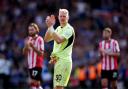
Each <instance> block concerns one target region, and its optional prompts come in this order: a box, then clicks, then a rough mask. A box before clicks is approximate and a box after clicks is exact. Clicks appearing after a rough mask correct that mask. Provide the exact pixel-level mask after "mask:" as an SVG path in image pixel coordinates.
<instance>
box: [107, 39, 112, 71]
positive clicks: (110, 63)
mask: <svg viewBox="0 0 128 89" xmlns="http://www.w3.org/2000/svg"><path fill="white" fill-rule="evenodd" d="M110 44H111V41H110V42H109V45H108V48H109V49H110V48H111V47H110V46H111V45H110ZM108 60H109V69H110V70H111V60H112V59H111V56H109V59H108Z"/></svg>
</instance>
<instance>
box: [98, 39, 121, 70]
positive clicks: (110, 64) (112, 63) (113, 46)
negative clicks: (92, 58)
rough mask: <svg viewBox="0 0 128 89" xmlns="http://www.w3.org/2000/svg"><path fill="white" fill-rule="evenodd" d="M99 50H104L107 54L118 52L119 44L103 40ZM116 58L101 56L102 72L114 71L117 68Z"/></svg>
mask: <svg viewBox="0 0 128 89" xmlns="http://www.w3.org/2000/svg"><path fill="white" fill-rule="evenodd" d="M99 48H102V49H104V50H105V51H108V52H120V48H119V44H118V42H117V40H114V39H111V40H110V41H108V42H106V41H105V40H103V41H101V42H100V43H99ZM117 59H118V57H117V56H109V55H105V56H102V58H101V60H102V70H116V69H117V68H118V63H117Z"/></svg>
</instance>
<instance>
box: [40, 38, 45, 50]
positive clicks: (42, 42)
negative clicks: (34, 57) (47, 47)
mask: <svg viewBox="0 0 128 89" xmlns="http://www.w3.org/2000/svg"><path fill="white" fill-rule="evenodd" d="M40 50H41V51H44V40H43V38H40Z"/></svg>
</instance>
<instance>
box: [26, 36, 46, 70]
mask: <svg viewBox="0 0 128 89" xmlns="http://www.w3.org/2000/svg"><path fill="white" fill-rule="evenodd" d="M28 39H31V41H32V44H33V45H34V47H36V48H37V49H38V50H40V51H42V52H43V51H44V40H43V38H42V37H41V36H37V38H36V39H33V38H31V37H29V38H28ZM27 59H28V68H29V69H32V68H35V67H40V68H42V66H43V56H42V55H38V54H37V53H36V52H35V51H34V50H33V49H32V48H30V50H29V51H28V54H27Z"/></svg>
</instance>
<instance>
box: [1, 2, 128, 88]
mask: <svg viewBox="0 0 128 89" xmlns="http://www.w3.org/2000/svg"><path fill="white" fill-rule="evenodd" d="M59 8H66V9H68V10H69V13H70V20H69V23H70V24H71V25H72V26H73V27H74V29H75V33H76V39H75V44H74V48H73V55H72V56H73V70H72V74H71V78H70V82H69V85H68V89H86V88H87V89H91V88H92V89H100V72H101V63H100V61H99V56H98V43H99V42H100V41H101V40H102V30H103V29H104V28H105V27H110V28H111V29H112V31H113V35H112V37H113V38H114V39H116V40H118V42H119V45H120V49H121V56H120V58H119V61H118V62H119V78H118V87H119V89H125V88H126V89H128V55H127V54H128V2H127V0H0V89H29V85H28V83H29V77H28V70H27V61H26V58H25V57H24V55H23V54H22V48H23V47H24V39H25V37H27V27H28V25H29V23H31V22H35V23H37V24H38V26H39V27H40V33H39V34H40V35H41V36H42V37H44V34H45V32H46V29H47V27H46V25H45V18H46V16H47V15H51V14H54V15H55V16H56V18H57V15H58V10H59ZM58 25H59V23H58V20H57V21H56V24H55V27H56V26H58ZM52 46H53V42H50V43H45V59H44V63H43V65H44V67H43V72H42V82H43V83H42V86H43V87H44V89H52V77H53V65H49V64H48V61H49V55H50V53H51V51H52Z"/></svg>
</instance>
